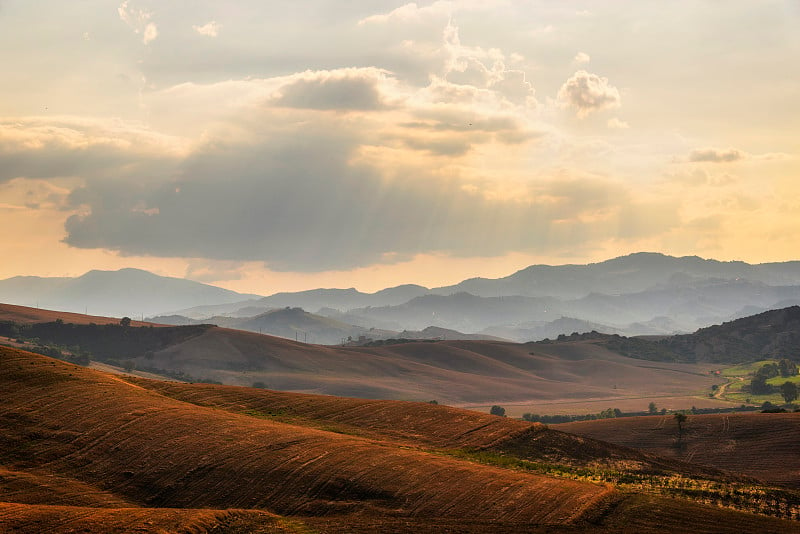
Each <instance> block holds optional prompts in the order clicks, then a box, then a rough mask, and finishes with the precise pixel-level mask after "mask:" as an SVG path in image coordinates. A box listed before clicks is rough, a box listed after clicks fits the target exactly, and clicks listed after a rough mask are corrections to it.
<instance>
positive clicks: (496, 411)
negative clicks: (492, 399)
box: [489, 404, 506, 417]
mask: <svg viewBox="0 0 800 534" xmlns="http://www.w3.org/2000/svg"><path fill="white" fill-rule="evenodd" d="M489 413H490V414H492V415H499V416H500V417H505V416H506V409H505V408H503V407H502V406H498V405H496V404H495V405H494V406H492V408H491V409H490V410H489Z"/></svg>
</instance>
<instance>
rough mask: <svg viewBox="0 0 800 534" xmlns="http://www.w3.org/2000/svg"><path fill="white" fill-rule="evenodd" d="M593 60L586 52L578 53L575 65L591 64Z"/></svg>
mask: <svg viewBox="0 0 800 534" xmlns="http://www.w3.org/2000/svg"><path fill="white" fill-rule="evenodd" d="M591 60H592V58H591V57H590V56H589V54H587V53H586V52H578V53H577V54H575V58H574V59H573V61H574V62H575V63H589V62H590V61H591Z"/></svg>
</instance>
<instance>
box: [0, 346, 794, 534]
mask: <svg viewBox="0 0 800 534" xmlns="http://www.w3.org/2000/svg"><path fill="white" fill-rule="evenodd" d="M140 384H145V383H144V382H141V381H138V383H137V384H131V383H126V382H124V381H121V380H120V379H118V378H115V377H113V376H110V375H106V374H103V373H100V372H97V371H93V370H89V369H85V368H80V367H76V366H73V365H70V364H65V363H63V362H58V361H55V360H51V359H49V358H46V357H43V356H38V355H34V354H30V353H25V352H21V351H18V350H13V349H7V348H2V347H0V395H2V398H3V399H4V402H3V403H2V406H0V420H2V428H3V429H4V431H3V433H2V434H0V440H2V446H1V447H0V466H3V469H5V470H6V471H5V472H7V473H9V474H11V475H12V476H11V477H10V478H12V479H16V480H21V479H26V480H25V484H22V483H16V486H15V488H14V489H13V490H11V489H9V488H8V487H7V486H8V484H6V485H0V491H2V497H1V498H0V501H3V502H4V504H2V505H0V518H2V519H3V521H4V524H14V525H16V526H19V527H20V528H21V529H22V531H26V529H27V531H28V532H32V531H33V530H31V529H32V528H39V529H40V531H41V529H42V528H47V529H48V530H49V531H62V532H66V531H67V529H72V528H75V526H76V524H77V525H80V526H81V528H83V529H84V531H88V532H110V531H115V530H118V531H123V530H125V529H126V528H128V529H131V528H133V527H134V526H137V525H138V526H145V527H147V528H166V529H170V530H173V529H174V530H188V529H194V530H201V529H207V530H210V531H212V532H213V531H219V532H223V531H233V530H232V529H233V528H234V527H235V528H239V529H240V530H239V531H246V532H276V531H277V532H281V531H296V532H304V531H307V530H309V529H310V530H318V531H319V532H353V531H368V530H369V529H373V530H374V529H377V530H379V531H380V530H382V531H394V532H437V531H442V530H443V529H444V530H446V529H447V528H448V526H450V527H452V526H456V525H463V528H462V529H461V530H459V531H460V532H492V531H495V532H515V531H519V532H522V531H529V532H530V531H533V532H536V531H538V529H540V528H541V529H542V531H545V529H546V530H547V531H550V532H553V531H556V532H557V531H559V530H560V529H562V528H565V529H566V530H565V531H570V527H571V528H572V530H573V531H574V530H576V529H577V530H579V531H589V532H591V531H596V532H606V531H616V530H617V529H619V528H620V527H621V526H623V525H631V524H636V525H637V526H638V528H637V530H638V531H640V532H665V531H669V530H671V529H676V528H677V529H679V530H680V529H681V528H686V525H687V523H686V521H687V519H686V518H696V517H702V518H703V519H702V520H700V521H697V520H692V525H693V529H694V531H696V532H756V531H758V532H789V531H792V530H797V529H796V527H797V523H796V522H787V521H781V520H778V519H774V518H769V517H764V516H758V515H753V514H749V513H743V512H736V511H731V510H726V509H722V508H714V507H709V506H704V505H701V504H697V503H693V502H690V501H687V500H685V499H680V500H673V499H665V498H663V497H659V496H657V495H644V496H639V495H634V494H631V493H627V492H626V491H623V490H620V489H615V488H614V487H612V486H610V485H608V484H593V483H589V482H584V481H581V480H577V479H570V478H568V477H567V478H565V477H564V476H560V477H558V478H556V477H553V476H548V475H545V474H539V473H536V472H532V471H530V470H517V469H510V468H508V467H502V466H501V465H486V464H485V463H480V462H477V461H476V459H477V457H476V459H470V458H471V457H470V456H469V452H468V450H462V452H461V456H459V455H456V454H454V452H448V451H447V450H446V449H437V448H430V445H429V446H426V447H418V446H409V445H413V441H412V442H409V439H410V438H403V439H401V440H400V441H399V442H396V441H393V440H392V439H390V438H389V436H388V435H387V433H386V432H385V431H384V430H382V429H381V427H382V426H383V427H385V423H383V424H382V423H380V422H379V421H376V422H373V423H370V422H369V418H368V417H367V418H365V417H364V412H363V411H362V415H361V416H358V415H355V416H353V415H351V416H350V425H351V427H355V428H364V429H365V430H367V431H373V430H374V431H375V432H377V433H378V434H382V436H380V438H375V437H369V436H360V435H357V434H356V435H351V434H347V433H342V429H340V428H335V429H333V431H331V430H325V429H321V428H316V427H315V426H314V425H308V424H302V423H301V421H299V420H295V421H293V422H283V421H281V420H280V418H279V417H278V418H276V417H272V416H271V414H267V413H259V412H258V411H257V410H256V408H255V406H256V403H258V402H260V397H261V396H262V395H263V396H266V397H268V395H269V393H268V392H261V391H256V390H240V391H242V392H244V396H241V395H239V396H238V397H237V395H236V394H234V395H233V397H229V395H231V393H229V392H230V391H232V388H220V389H219V390H218V391H220V392H221V393H220V395H210V396H208V395H202V394H201V395H200V397H209V398H210V401H211V402H217V403H220V404H224V403H225V402H227V401H231V400H232V401H233V402H235V403H241V402H245V403H248V402H249V403H251V405H250V406H248V405H245V406H243V407H239V406H237V407H236V408H237V410H241V409H242V408H245V409H248V408H250V409H249V411H250V414H247V413H236V412H235V411H231V410H229V409H225V407H224V406H221V405H220V406H218V407H211V406H199V405H197V404H193V403H191V402H185V401H182V400H178V397H179V396H180V395H192V390H193V388H194V387H195V386H187V385H184V386H180V388H181V389H180V390H178V391H173V392H172V395H173V396H165V395H163V394H160V393H159V392H157V391H156V390H157V389H158V388H155V389H146V388H143V387H141V385H140ZM150 384H153V383H150ZM155 384H158V383H155ZM203 389H204V391H205V392H206V393H208V392H209V390H208V389H207V388H203ZM212 393H213V391H212ZM248 395H249V398H248ZM173 397H174V398H173ZM320 401H322V399H319V398H311V399H308V400H307V401H305V403H306V405H307V406H308V411H307V414H308V416H309V418H310V419H312V420H313V419H314V418H316V421H319V420H321V419H324V416H322V415H321V413H320V408H319V407H317V408H315V407H314V405H315V404H316V403H319V402H320ZM267 402H269V401H267ZM342 402H344V403H348V402H353V401H348V400H343V401H342ZM295 404H299V405H302V404H304V400H303V399H302V397H297V398H295V399H293V400H292V401H291V402H290V403H289V405H290V406H293V405H295ZM351 408H352V409H353V410H357V408H358V406H355V405H351ZM362 408H363V406H362ZM420 408H421V405H419V404H414V403H395V404H392V403H386V405H385V407H384V408H383V409H382V410H381V411H382V412H383V413H384V416H383V417H384V421H385V420H387V419H394V420H395V421H397V422H398V423H397V424H396V425H395V426H396V428H398V429H399V431H400V433H401V434H402V433H404V432H405V433H406V434H407V436H411V435H413V434H419V435H421V436H422V438H421V439H422V440H427V443H429V444H430V443H432V441H434V440H435V439H439V440H440V443H448V440H450V441H449V443H458V439H459V438H458V436H459V435H460V436H467V435H469V434H475V433H477V434H476V436H480V435H483V436H484V438H477V437H476V438H474V439H473V442H474V443H476V444H480V443H482V441H481V439H484V440H494V441H495V442H497V439H498V438H500V439H501V440H502V437H503V436H504V435H505V436H506V437H508V436H511V435H516V436H517V437H519V436H522V435H525V433H526V432H530V436H531V439H529V440H527V441H525V443H524V444H523V445H521V446H520V447H521V448H522V449H523V450H527V451H528V452H529V454H530V455H531V456H536V454H537V453H536V451H537V450H538V449H537V447H538V445H537V439H536V437H537V436H538V435H539V434H541V433H544V436H548V435H552V436H557V437H558V440H559V441H560V442H562V444H569V443H572V445H571V446H565V447H563V448H562V449H561V450H562V452H561V454H562V455H564V454H565V453H564V452H563V451H569V450H570V449H573V450H580V451H583V454H584V455H585V456H584V458H580V459H578V461H579V462H583V463H585V464H586V463H591V461H593V460H596V461H600V462H603V461H607V460H608V458H609V455H614V454H616V455H618V456H619V457H620V458H623V459H624V458H631V457H633V458H637V455H638V454H639V453H636V452H635V451H630V450H627V449H620V448H615V447H613V446H608V445H602V444H598V445H597V446H595V447H594V448H593V449H591V452H590V453H589V454H588V455H587V454H586V449H585V447H583V446H582V445H581V444H582V441H581V438H574V437H571V436H569V435H568V434H561V433H558V432H554V431H549V430H547V429H545V428H543V427H541V426H537V425H533V424H527V426H525V427H523V426H521V425H525V424H524V423H519V422H510V423H511V424H510V425H508V426H506V424H505V423H504V424H503V425H500V428H497V429H492V430H488V431H486V430H483V429H487V428H491V427H492V423H493V422H494V421H496V420H497V418H495V417H492V416H487V415H480V414H468V415H465V416H464V418H463V419H460V418H459V414H460V413H462V412H460V411H457V410H453V409H450V408H444V407H435V406H426V409H427V410H430V411H431V413H438V412H437V411H438V410H442V411H444V413H445V414H446V415H443V417H441V418H439V419H438V421H447V420H449V419H456V420H457V421H458V422H457V423H455V424H450V425H448V424H447V423H446V422H445V423H444V424H442V425H441V426H442V427H443V431H444V435H442V436H440V437H439V438H436V437H435V436H431V437H426V436H427V435H428V434H429V433H430V432H431V430H433V431H434V432H435V431H436V429H437V428H439V426H440V425H439V423H434V424H430V423H428V424H426V423H421V424H412V426H409V427H407V428H406V427H405V425H404V424H403V423H402V421H404V420H414V419H416V418H420V415H419V413H420ZM314 413H316V414H317V415H314ZM503 427H505V429H504V428H503ZM512 428H513V430H511V429H512ZM509 430H511V431H510V432H509ZM520 431H521V432H520ZM447 434H449V435H450V436H451V437H450V438H448V437H447ZM469 439H472V438H469ZM547 439H548V440H549V438H547ZM465 454H466V456H464V455H465ZM566 456H569V453H568V452H567V453H566ZM638 458H639V459H641V460H642V462H643V463H642V467H643V468H644V470H645V471H644V472H647V470H648V469H651V467H647V465H648V459H647V457H642V456H638ZM520 461H521V460H520ZM659 462H660V463H662V464H664V467H659V466H655V463H659ZM649 464H650V465H652V466H653V468H657V469H672V470H676V472H677V473H683V472H684V471H683V469H688V470H689V472H691V473H693V474H692V475H691V476H695V477H696V476H700V473H701V472H702V473H704V474H703V476H705V477H707V478H708V480H716V481H719V482H724V483H725V484H734V485H736V484H749V483H748V482H746V481H742V482H736V480H737V479H735V478H731V477H729V476H727V475H724V474H722V473H717V472H714V471H708V470H706V471H705V472H703V471H702V469H701V470H700V471H698V470H697V468H694V467H691V466H685V464H681V463H679V462H677V463H672V464H670V463H669V461H667V462H666V463H665V462H663V461H659V460H653V461H652V462H649ZM521 465H522V464H521ZM526 465H527V464H526ZM530 465H537V464H530ZM670 466H671V467H670ZM682 466H683V467H682ZM657 472H658V471H657ZM689 472H687V475H683V474H681V475H680V476H684V477H686V476H689ZM654 474H655V472H654ZM647 476H650V477H652V476H653V475H647ZM671 476H673V477H674V475H671ZM4 480H5V479H4ZM51 480H60V481H65V484H64V485H63V488H64V489H63V490H62V491H63V492H64V493H65V494H69V492H73V493H78V494H82V493H83V492H84V490H81V489H79V488H86V490H85V492H86V493H87V500H86V501H84V502H85V505H84V506H81V505H77V504H74V505H72V506H69V507H64V506H63V504H62V503H63V498H62V500H61V501H59V497H58V496H55V497H53V495H52V493H53V491H52V490H48V486H50V487H52V486H53V484H52V483H51V482H49V481H51ZM687 480H689V479H688V478H687ZM697 480H699V479H697ZM12 482H13V481H12ZM58 486H59V487H61V486H62V485H61V484H58ZM90 488H92V489H90ZM94 488H96V489H94ZM770 491H772V490H770ZM92 495H94V496H92ZM775 495H776V498H778V499H779V500H780V499H784V500H785V499H786V498H787V497H785V496H780V495H781V494H778V493H776V494H775ZM787 495H788V494H787ZM792 506H794V505H792ZM792 513H793V512H792ZM276 514H277V515H279V516H283V517H276ZM665 515H666V516H667V517H664V516H665ZM662 518H663V519H662ZM662 520H663V521H664V522H663V523H662ZM160 525H164V526H163V527H161V526H160ZM104 529H105V530H104ZM215 529H216V530H215ZM270 529H272V530H270ZM282 529H283V530H282Z"/></svg>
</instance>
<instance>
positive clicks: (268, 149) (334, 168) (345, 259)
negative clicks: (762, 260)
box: [65, 110, 675, 272]
mask: <svg viewBox="0 0 800 534" xmlns="http://www.w3.org/2000/svg"><path fill="white" fill-rule="evenodd" d="M271 113H279V111H277V110H276V111H268V112H263V113H262V114H260V115H258V116H257V120H254V121H253V122H252V123H251V128H253V129H252V130H250V132H249V135H244V136H242V139H241V140H239V141H232V140H230V139H228V138H209V139H208V140H207V142H206V143H205V144H203V145H201V146H198V147H197V148H196V149H195V151H194V152H193V153H192V154H191V155H190V156H189V157H187V158H186V159H185V160H184V161H183V162H182V163H181V164H180V165H179V166H178V168H177V170H176V171H175V172H174V174H173V175H172V176H171V177H170V178H168V179H161V180H158V181H155V182H152V181H151V182H147V181H137V180H135V179H133V177H130V178H127V179H111V178H105V179H100V178H98V179H93V180H90V181H89V182H88V183H87V184H86V185H85V186H84V187H82V188H80V189H77V190H76V191H74V192H73V194H72V195H71V197H70V206H71V207H72V209H73V210H75V214H74V215H72V216H70V217H69V219H68V220H67V222H66V226H65V228H66V231H67V237H66V238H65V242H66V243H68V244H69V245H71V246H73V247H79V248H103V249H109V250H115V251H118V252H119V253H121V254H123V255H145V256H147V255H150V256H161V257H185V258H209V259H213V260H222V261H260V262H264V263H265V264H266V265H267V266H268V267H269V268H270V269H273V270H291V271H313V272H317V271H325V270H334V269H348V268H353V267H357V266H364V265H370V264H377V263H385V262H393V261H398V259H399V258H406V257H410V256H413V255H415V254H419V253H441V254H449V255H454V256H472V255H486V256H492V255H500V254H504V253H507V252H509V251H518V250H525V251H537V250H555V249H559V250H560V249H568V248H569V247H575V246H580V245H582V244H586V243H590V242H592V240H595V239H600V238H605V237H607V236H608V235H609V234H611V235H615V234H616V233H618V232H620V231H621V227H620V224H621V222H622V221H623V220H624V221H625V223H626V224H627V222H628V221H636V220H640V219H641V221H642V222H643V221H644V220H645V219H648V217H650V216H651V213H652V211H653V210H652V206H649V205H639V204H638V203H637V202H636V201H635V200H634V199H633V198H632V197H631V196H630V193H629V192H628V191H627V189H626V187H627V186H624V185H622V184H619V183H616V182H613V181H609V180H607V179H604V178H600V177H573V176H570V175H569V173H568V172H566V171H564V172H562V173H560V174H558V175H554V176H550V177H547V178H544V179H541V180H538V181H535V182H531V183H528V184H522V185H520V186H518V187H517V188H516V189H513V190H508V189H506V188H507V185H504V184H503V182H499V181H486V180H484V181H480V180H479V181H474V180H472V181H471V180H469V179H467V178H464V177H461V176H459V173H458V172H456V171H455V170H452V169H451V170H448V168H447V167H444V168H435V169H431V168H429V167H428V166H427V165H425V162H424V161H422V162H420V163H417V162H415V161H414V160H413V159H409V158H408V157H406V158H404V160H400V161H398V162H396V163H393V164H391V165H387V164H386V162H385V161H384V160H383V159H380V160H379V163H377V164H376V163H375V161H372V160H369V159H366V160H365V159H363V158H359V157H357V155H358V153H359V151H360V150H361V148H362V147H363V146H365V144H367V143H374V142H375V140H374V139H373V138H372V134H371V132H370V131H363V129H362V128H361V125H359V124H352V125H350V124H348V123H347V122H344V121H343V120H341V119H338V118H337V116H330V115H329V116H328V119H327V120H323V119H318V120H316V121H312V122H302V121H301V122H294V123H293V124H294V126H293V127H292V128H291V129H286V128H287V127H286V122H284V124H283V125H282V126H281V128H282V129H281V130H273V129H272V128H273V126H272V125H274V124H275V118H276V117H277V116H273V115H271ZM429 149H430V148H429ZM433 149H435V150H439V151H443V150H448V148H447V147H433ZM450 150H458V148H457V147H456V148H450ZM623 208H624V209H623ZM673 215H674V213H673ZM648 220H649V219H648ZM674 220H675V219H674V218H673V219H669V217H660V218H658V219H657V220H656V221H655V222H652V223H650V224H649V225H643V224H642V225H640V228H629V229H626V230H625V232H628V233H630V232H634V233H642V232H645V233H649V232H658V231H661V230H663V228H664V227H665V225H666V226H668V225H669V224H672V223H673V222H674Z"/></svg>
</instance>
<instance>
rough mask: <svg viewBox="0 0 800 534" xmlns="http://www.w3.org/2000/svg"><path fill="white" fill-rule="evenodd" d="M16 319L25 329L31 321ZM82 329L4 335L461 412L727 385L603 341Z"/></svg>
mask: <svg viewBox="0 0 800 534" xmlns="http://www.w3.org/2000/svg"><path fill="white" fill-rule="evenodd" d="M7 309H8V310H12V309H11V308H7ZM23 311H26V310H23ZM11 317H12V318H14V317H16V319H17V320H18V321H20V322H22V323H25V320H24V319H25V317H27V315H26V314H24V313H23V314H21V315H16V316H14V315H13V314H11ZM81 322H82V323H83V324H71V323H64V322H62V323H59V322H48V323H41V322H37V323H25V324H21V325H14V324H8V323H2V322H0V335H6V336H8V337H11V338H13V339H17V338H20V337H24V338H25V339H28V340H30V342H31V343H33V344H39V345H45V346H47V347H54V348H56V349H57V350H59V351H62V352H63V351H64V350H67V351H74V350H77V349H79V350H80V352H81V353H85V354H86V356H88V358H90V359H93V360H99V361H104V362H106V363H110V364H113V365H117V366H125V367H126V368H128V369H138V370H139V371H147V372H154V373H159V374H162V375H166V376H170V377H172V378H177V379H184V380H194V381H197V380H214V381H217V382H221V383H224V384H234V385H242V386H251V385H253V384H256V383H261V384H264V385H266V386H267V387H269V388H271V389H280V390H286V391H299V392H306V393H324V394H330V395H343V396H352V397H364V398H383V399H398V400H401V399H402V400H432V399H435V400H438V401H441V402H446V403H448V404H459V405H475V404H478V405H480V404H486V403H496V402H515V403H524V402H527V401H531V400H550V401H553V400H569V399H572V400H578V401H584V400H598V401H603V402H606V401H607V402H609V403H613V402H614V400H615V399H626V398H638V399H644V398H648V397H653V396H687V395H696V394H698V393H702V392H704V391H708V390H709V388H710V387H711V385H712V384H714V383H715V381H719V380H718V379H715V378H714V377H712V376H711V375H709V374H708V372H707V371H708V370H709V368H705V367H702V366H700V367H698V366H695V365H686V364H680V363H676V364H658V365H654V364H653V363H651V362H647V361H642V360H638V359H634V358H628V357H624V356H620V355H619V354H616V353H614V352H612V351H609V350H607V349H606V348H604V347H602V346H598V345H596V344H595V342H596V339H594V338H592V339H578V340H575V341H569V342H564V343H550V344H516V343H509V342H501V341H480V340H465V341H458V340H452V339H449V338H448V339H447V340H439V341H435V340H429V341H413V340H409V341H404V342H402V343H399V342H396V343H392V342H390V343H386V344H377V345H375V346H363V347H357V346H347V347H341V346H322V345H311V344H305V343H298V342H295V341H294V340H289V339H282V338H276V337H272V336H266V335H259V334H256V333H250V332H245V331H240V330H233V329H226V328H219V327H214V326H211V325H189V326H176V327H169V326H162V327H159V328H151V327H149V326H147V327H136V326H130V327H123V326H121V325H119V324H118V323H114V322H110V324H104V325H101V324H94V325H92V324H91V322H92V320H91V318H86V319H85V320H82V321H81ZM86 323H89V324H86ZM428 332H431V331H430V330H429V331H428ZM434 332H435V331H434ZM45 353H46V354H50V352H49V349H48V351H45ZM73 361H79V360H76V359H73ZM644 403H645V405H646V401H644Z"/></svg>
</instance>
